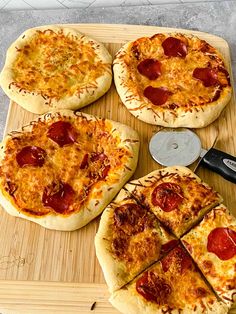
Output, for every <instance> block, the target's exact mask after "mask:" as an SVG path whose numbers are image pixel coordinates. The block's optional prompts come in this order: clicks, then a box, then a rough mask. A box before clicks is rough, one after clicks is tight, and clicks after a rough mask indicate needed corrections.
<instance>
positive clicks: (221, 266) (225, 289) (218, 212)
mask: <svg viewBox="0 0 236 314" xmlns="http://www.w3.org/2000/svg"><path fill="white" fill-rule="evenodd" d="M221 227H229V228H230V229H232V230H234V231H236V219H235V218H234V217H233V216H232V215H230V213H229V212H228V210H227V209H226V208H225V207H224V206H223V205H221V206H219V207H216V208H214V209H213V210H212V211H211V212H210V213H208V214H207V215H206V216H205V217H204V219H203V220H202V222H201V223H200V224H199V225H197V226H196V227H195V228H193V229H192V230H191V231H190V232H189V233H188V234H187V235H185V236H184V237H183V239H182V241H183V244H184V245H185V246H186V248H187V249H188V250H189V252H190V254H191V256H192V257H193V259H194V260H195V262H196V263H197V265H198V266H199V268H200V269H201V271H202V273H203V274H204V276H205V277H206V279H207V280H208V281H209V282H210V284H211V286H212V287H213V289H214V290H215V291H216V292H217V294H218V295H219V296H220V297H221V298H223V299H224V301H225V302H226V303H229V304H230V305H231V303H232V302H233V300H232V297H233V296H234V295H235V293H236V255H235V256H234V257H232V258H230V259H228V260H220V259H219V258H218V257H217V256H216V255H215V254H214V253H211V252H208V251H207V241H208V235H209V234H210V232H211V231H212V230H214V229H215V228H221ZM222 245H223V243H222Z"/></svg>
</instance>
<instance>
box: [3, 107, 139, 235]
mask: <svg viewBox="0 0 236 314" xmlns="http://www.w3.org/2000/svg"><path fill="white" fill-rule="evenodd" d="M138 150H139V138H138V134H137V133H136V131H134V130H133V129H131V128H130V127H128V126H126V125H124V124H121V123H119V122H115V121H112V120H107V119H100V118H97V117H94V116H91V115H88V114H84V113H82V112H73V111H70V110H61V111H57V112H51V113H47V114H45V115H43V116H41V117H39V118H38V119H37V120H35V121H32V122H31V123H30V124H29V125H28V126H24V127H22V129H21V130H19V131H17V132H11V133H10V134H9V135H8V136H7V137H6V138H5V140H4V142H3V143H2V146H1V150H0V203H1V205H2V206H3V207H4V208H5V210H6V211H7V212H8V213H9V214H11V215H14V216H19V217H23V218H26V219H28V220H31V221H34V222H36V223H38V224H40V225H42V226H44V227H46V228H49V229H57V230H75V229H78V228H81V227H82V226H84V225H86V224H87V223H88V222H89V221H91V220H92V219H93V218H95V217H96V216H98V215H99V214H100V213H101V212H102V210H103V209H104V208H105V207H106V206H107V204H108V203H110V201H111V200H112V199H113V197H114V196H115V195H116V194H117V192H118V191H119V190H120V189H121V187H122V186H123V185H124V184H125V182H126V181H127V180H128V179H129V178H130V177H131V175H132V174H133V172H134V171H135V168H136V165H137V160H138Z"/></svg>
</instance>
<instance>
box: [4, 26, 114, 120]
mask: <svg viewBox="0 0 236 314" xmlns="http://www.w3.org/2000/svg"><path fill="white" fill-rule="evenodd" d="M111 62H112V57H111V56H110V54H109V52H108V51H107V49H106V48H105V46H104V45H103V44H101V43H99V42H97V41H95V40H94V39H92V38H89V37H87V36H85V35H84V34H81V33H80V32H79V31H78V30H77V29H76V28H74V27H69V26H62V25H61V26H60V25H47V26H40V27H36V28H31V29H28V30H26V31H25V32H24V33H23V34H21V35H20V36H19V38H17V39H16V41H15V42H13V43H12V45H11V46H10V47H9V49H8V51H7V55H6V62H5V65H4V68H3V70H2V72H1V74H0V85H1V87H2V88H3V90H4V92H5V93H6V94H7V95H8V96H9V97H10V98H11V99H12V100H14V101H15V102H17V103H18V104H19V105H20V106H22V107H23V108H25V109H26V110H28V111H31V112H34V113H38V114H43V113H45V112H48V111H51V110H54V109H56V110H58V109H72V110H75V109H78V108H82V107H84V106H86V105H88V104H90V103H92V102H94V101H95V100H97V99H98V98H99V97H101V96H102V95H104V94H105V93H106V92H107V91H108V89H109V88H110V86H111V81H112V72H111Z"/></svg>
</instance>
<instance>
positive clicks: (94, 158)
mask: <svg viewBox="0 0 236 314" xmlns="http://www.w3.org/2000/svg"><path fill="white" fill-rule="evenodd" d="M105 159H108V158H107V155H105V154H104V153H92V155H91V161H92V162H95V161H99V160H100V161H104V160H105Z"/></svg>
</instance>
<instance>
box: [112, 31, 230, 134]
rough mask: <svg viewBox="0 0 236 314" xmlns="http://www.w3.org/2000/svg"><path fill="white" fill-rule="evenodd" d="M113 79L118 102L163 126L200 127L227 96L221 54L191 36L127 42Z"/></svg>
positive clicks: (158, 36)
mask: <svg viewBox="0 0 236 314" xmlns="http://www.w3.org/2000/svg"><path fill="white" fill-rule="evenodd" d="M113 70H114V80H115V85H116V89H117V92H118V94H119V96H120V98H121V101H122V102H123V103H124V105H125V106H126V107H127V108H128V110H129V111H130V112H131V113H132V114H133V115H134V116H135V117H137V118H138V119H140V120H143V121H145V122H147V123H151V124H155V125H161V126H165V127H191V128H199V127H204V126H206V125H208V124H210V123H211V122H213V121H214V120H215V119H217V118H218V116H219V115H220V113H221V111H222V110H223V108H224V107H225V106H226V104H227V103H228V102H229V100H230V97H231V92H232V88H231V84H230V77H229V73H228V71H227V69H226V66H225V64H224V61H223V58H222V56H221V54H220V53H219V52H218V51H217V50H216V49H215V48H214V47H212V46H211V45H210V44H208V43H207V42H206V41H204V40H202V39H200V38H197V37H196V36H193V35H186V34H181V33H176V34H167V33H159V34H155V35H153V36H152V37H142V38H139V39H137V40H135V41H133V42H128V43H127V44H125V45H124V46H123V47H122V48H121V49H120V50H119V51H118V53H117V54H116V57H115V60H114V63H113Z"/></svg>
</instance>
